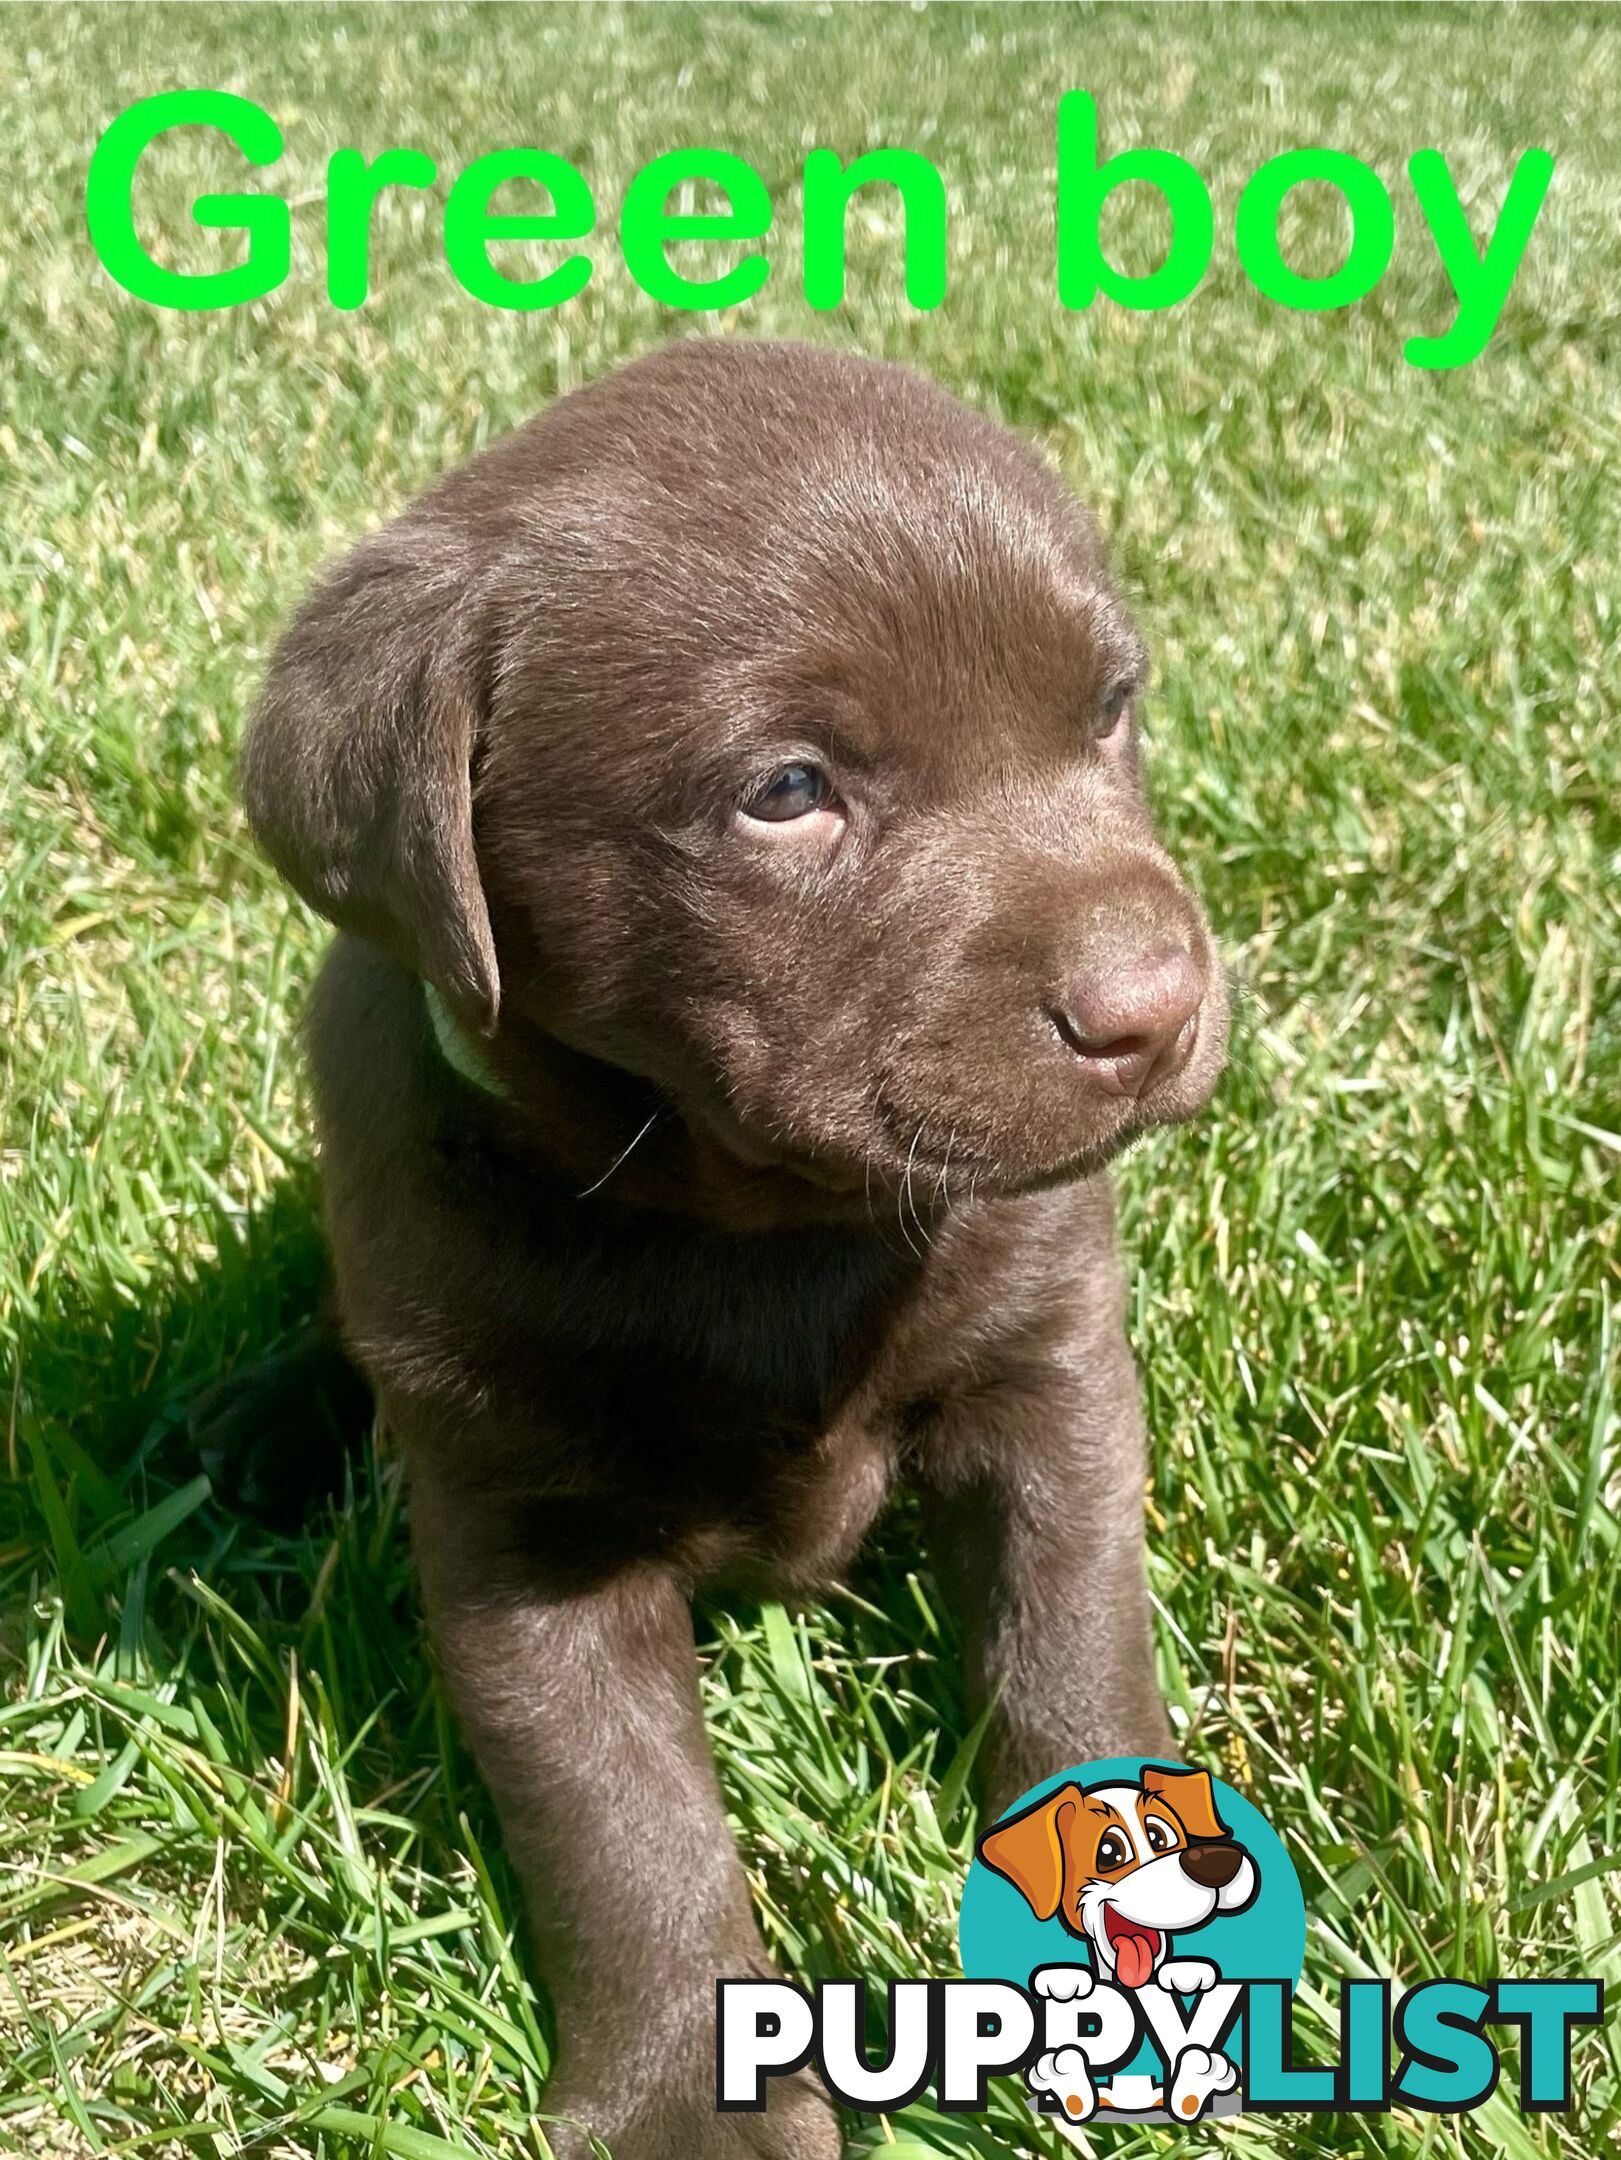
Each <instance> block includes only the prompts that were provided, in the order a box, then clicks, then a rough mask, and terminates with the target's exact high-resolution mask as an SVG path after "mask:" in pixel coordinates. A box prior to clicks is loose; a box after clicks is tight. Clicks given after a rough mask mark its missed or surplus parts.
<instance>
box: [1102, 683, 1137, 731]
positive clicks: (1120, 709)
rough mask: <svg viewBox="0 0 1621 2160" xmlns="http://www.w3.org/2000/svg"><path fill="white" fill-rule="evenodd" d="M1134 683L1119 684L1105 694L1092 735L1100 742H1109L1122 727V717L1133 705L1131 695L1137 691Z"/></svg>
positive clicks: (1112, 686)
mask: <svg viewBox="0 0 1621 2160" xmlns="http://www.w3.org/2000/svg"><path fill="white" fill-rule="evenodd" d="M1136 687H1137V686H1136V684H1135V683H1133V682H1124V681H1123V682H1117V683H1114V684H1112V685H1111V686H1110V688H1109V689H1108V690H1106V691H1105V692H1104V694H1103V701H1102V703H1101V704H1100V705H1099V706H1098V712H1097V718H1096V719H1095V720H1094V721H1093V723H1092V733H1093V734H1094V735H1095V736H1096V738H1097V740H1098V741H1099V742H1107V741H1108V739H1109V737H1110V736H1111V735H1112V734H1113V733H1114V731H1115V729H1116V728H1117V727H1118V726H1119V725H1120V721H1121V716H1122V715H1123V714H1124V712H1125V709H1126V707H1127V706H1128V705H1129V704H1130V703H1131V693H1132V692H1133V690H1135V689H1136Z"/></svg>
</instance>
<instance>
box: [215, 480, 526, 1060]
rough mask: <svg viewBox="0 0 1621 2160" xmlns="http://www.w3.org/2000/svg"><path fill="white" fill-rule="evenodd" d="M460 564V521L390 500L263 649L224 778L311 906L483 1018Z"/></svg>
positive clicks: (471, 589) (486, 971)
mask: <svg viewBox="0 0 1621 2160" xmlns="http://www.w3.org/2000/svg"><path fill="white" fill-rule="evenodd" d="M478 568H479V564H478V559H477V555H476V551H475V545H474V543H473V541H472V540H471V539H470V538H469V537H468V536H466V535H465V534H464V533H462V532H458V531H456V530H454V529H447V528H446V527H445V526H444V525H443V524H442V523H440V522H437V521H435V520H433V519H431V518H426V517H414V516H412V515H410V514H407V516H406V517H404V518H402V519H400V520H398V521H397V522H396V523H395V524H393V525H391V526H389V527H388V528H387V530H386V531H384V532H381V533H378V534H376V535H374V536H373V537H372V538H371V539H369V540H367V541H364V542H362V544H361V545H360V546H359V547H358V548H357V549H356V550H355V551H354V553H353V554H351V555H350V556H348V557H347V558H346V560H344V561H343V562H341V563H339V564H338V565H337V567H336V568H335V569H333V570H331V571H329V572H328V573H327V574H326V576H325V577H323V578H322V579H321V581H320V582H319V584H317V586H316V587H315V590H314V591H313V592H312V593H311V594H310V596H309V598H308V599H307V600H306V601H305V602H304V605H303V607H302V608H301V609H300V610H299V612H298V615H297V616H296V617H295V619H294V621H293V624H292V627H291V628H290V629H289V630H288V632H287V634H286V635H285V637H284V638H283V639H282V641H281V643H280V645H279V646H278V647H277V649H276V653H275V656H274V658H273V659H272V661H271V664H270V674H269V678H268V680H267V682H266V684H265V688H264V693H263V695H262V697H261V699H260V701H259V707H258V711H257V712H256V713H255V715H254V718H253V721H252V724H251V726H250V727H249V730H248V736H247V741H246V743H245V745H244V747H243V753H242V790H243V795H244V797H245V799H246V802H247V807H248V816H249V818H250V820H251V821H252V824H253V828H254V830H255V832H256V833H257V834H258V836H259V839H260V841H261V843H262V844H263V846H264V849H265V852H266V853H267V854H268V855H269V856H270V859H271V861H272V862H274V863H275V865H276V867H277V869H278V870H280V871H281V873H282V875H283V876H284V877H285V878H286V879H287V880H288V882H289V884H291V885H292V886H293V887H294V889H295V890H296V891H298V892H299V893H301V894H302V895H303V897H304V898H305V899H306V900H307V901H308V902H309V903H310V905H311V907H313V908H316V909H317V910H318V911H319V912H320V913H321V914H323V915H325V916H327V917H328V918H329V920H330V921H332V922H335V923H336V924H337V925H338V927H339V928H340V929H342V930H348V931H351V932H353V934H354V935H355V936H357V937H362V938H366V939H368V940H369V941H370V942H371V943H372V944H374V945H378V946H381V947H382V949H383V950H384V951H385V952H387V953H390V954H392V955H393V957H394V958H395V959H397V960H399V961H401V962H403V964H404V965H405V966H406V967H409V968H411V969H413V970H414V971H415V972H416V973H417V974H419V975H422V976H424V977H425V978H426V979H427V980H428V981H429V982H431V983H433V984H434V985H435V986H436V987H437V988H438V989H439V990H440V992H441V993H442V994H443V995H444V996H445V998H446V999H448V1000H449V1002H450V1003H451V1005H452V1006H453V1007H454V1008H455V1009H456V1010H457V1011H458V1012H459V1013H460V1014H461V1015H462V1016H463V1017H464V1018H466V1019H467V1020H469V1021H471V1022H472V1023H473V1024H474V1025H475V1026H478V1027H482V1028H485V1029H488V1028H489V1027H491V1026H493V1024H494V1021H495V1016H496V1011H497V1008H498V1005H499V1002H500V979H499V975H498V972H497V969H496V961H495V945H494V941H493V939H492V938H491V935H490V918H489V911H488V909H487V908H486V906H485V903H484V892H483V888H482V886H481V884H480V882H479V873H478V864H477V861H476V859H475V857H474V852H473V803H472V764H473V758H474V754H475V751H476V749H477V746H478V742H479V735H480V728H481V724H482V720H483V714H484V705H485V678H486V675H487V672H488V663H487V660H486V657H485V654H484V651H483V643H482V634H481V627H480V620H479V605H478V592H477V583H478V578H477V573H478Z"/></svg>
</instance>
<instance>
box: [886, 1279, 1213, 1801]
mask: <svg viewBox="0 0 1621 2160" xmlns="http://www.w3.org/2000/svg"><path fill="white" fill-rule="evenodd" d="M918 1478H919V1483H920V1485H921V1489H922V1494H923V1501H924V1512H925V1522H926V1525H927V1528H928V1532H929V1536H930V1549H931V1553H932V1556H933V1559H934V1562H935V1566H936V1569H937V1572H938V1574H939V1576H940V1580H941V1582H942V1584H943V1586H944V1588H945V1591H946V1595H947V1598H948V1600H949V1601H950V1603H951V1606H952V1609H953V1610H954V1611H955V1613H956V1614H957V1617H958V1620H959V1622H960V1624H961V1627H962V1630H963V1640H964V1655H965V1660H966V1665H967V1677H968V1694H969V1706H970V1712H971V1714H972V1715H974V1716H976V1717H977V1716H978V1715H979V1714H980V1712H981V1711H982V1710H983V1709H984V1708H985V1706H986V1705H987V1704H991V1705H992V1706H993V1707H992V1711H991V1717H990V1721H989V1724H988V1726H987V1730H986V1735H985V1741H984V1746H983V1749H982V1752H981V1755H980V1762H979V1773H980V1784H981V1790H982V1792H983V1795H984V1798H985V1801H986V1803H987V1806H988V1808H989V1810H990V1812H991V1813H992V1814H996V1813H1000V1811H1001V1810H1002V1809H1004V1808H1005V1807H1007V1806H1008V1805H1009V1804H1010V1802H1012V1801H1013V1800H1016V1799H1017V1798H1018V1797H1019V1795H1020V1794H1021V1793H1023V1792H1025V1791H1027V1790H1028V1789H1029V1787H1030V1786H1032V1785H1034V1784H1036V1783H1038V1782H1039V1781H1040V1780H1041V1779H1042V1778H1045V1777H1050V1776H1052V1775H1053V1774H1054V1773H1055V1772H1056V1771H1059V1770H1065V1769H1068V1768H1070V1767H1071V1766H1072V1765H1074V1764H1076V1763H1081V1762H1087V1761H1095V1760H1098V1759H1099V1758H1101V1757H1104V1756H1110V1755H1162V1754H1164V1753H1165V1752H1166V1750H1167V1748H1168V1747H1169V1744H1170V1726H1169V1724H1168V1722H1167V1719H1166V1716H1165V1707H1164V1703H1163V1701H1162V1699H1161V1696H1160V1692H1159V1685H1158V1682H1157V1680H1156V1678H1155V1674H1154V1655H1153V1636H1152V1629H1151V1623H1150V1614H1149V1604H1148V1590H1147V1583H1146V1580H1145V1575H1144V1534H1143V1479H1144V1447H1143V1423H1142V1412H1141V1408H1140V1405H1139V1400H1138V1393H1137V1375H1136V1369H1135V1367H1134V1365H1133V1363H1132V1358H1131V1351H1130V1349H1129V1348H1128V1346H1127V1343H1126V1338H1125V1331H1124V1328H1123V1326H1122V1325H1121V1322H1120V1318H1119V1313H1118V1300H1117V1298H1111V1299H1109V1301H1108V1303H1107V1305H1106V1306H1105V1308H1104V1317H1088V1318H1087V1319H1086V1320H1085V1321H1084V1322H1083V1323H1081V1324H1078V1325H1075V1326H1072V1327H1069V1328H1065V1329H1058V1330H1056V1331H1055V1335H1054V1338H1053V1339H1051V1340H1048V1341H1044V1342H1043V1343H1042V1344H1041V1345H1040V1347H1039V1349H1038V1350H1036V1351H1035V1352H1034V1353H1033V1354H1028V1355H1026V1354H1021V1355H1020V1356H1019V1357H1018V1358H1017V1359H1016V1360H1014V1361H1013V1362H1012V1365H1011V1369H1010V1370H1009V1371H1008V1372H1007V1374H1006V1375H1005V1376H1004V1377H1003V1378H1002V1379H1001V1380H1000V1381H997V1380H995V1379H988V1380H987V1383H986V1384H985V1385H983V1386H980V1387H976V1388H975V1389H974V1391H973V1393H972V1394H971V1395H970V1396H967V1397H965V1398H962V1399H959V1400H957V1401H954V1402H947V1403H946V1404H945V1405H944V1407H943V1408H942V1410H941V1412H940V1414H939V1417H938V1419H937V1421H936V1422H935V1424H934V1426H933V1427H932V1429H931V1430H930V1432H929V1433H928V1435H927V1438H926V1439H925V1441H924V1442H923V1445H922V1447H921V1448H920V1451H919V1457H918Z"/></svg>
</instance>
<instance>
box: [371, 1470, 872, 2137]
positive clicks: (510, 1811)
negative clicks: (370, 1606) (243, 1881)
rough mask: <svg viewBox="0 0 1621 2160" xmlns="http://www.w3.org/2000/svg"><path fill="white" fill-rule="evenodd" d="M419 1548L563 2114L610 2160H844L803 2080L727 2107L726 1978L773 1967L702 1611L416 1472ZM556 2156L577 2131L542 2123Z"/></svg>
mask: <svg viewBox="0 0 1621 2160" xmlns="http://www.w3.org/2000/svg"><path fill="white" fill-rule="evenodd" d="M412 1518H413V1536H414V1541H415V1544H416V1547H417V1552H418V1558H419V1564H420V1568H421V1573H422V1581H423V1589H424V1595H425V1600H426V1605H427V1610H428V1618H429V1625H430V1629H431V1632H432V1635H433V1639H434V1643H435V1647H436V1650H437V1653H438V1656H439V1659H440V1662H441V1666H442V1670H443V1673H444V1676H445V1680H446V1683H447V1685H448V1688H449V1690H450V1694H451V1698H452V1701H453V1704H454V1707H455V1709H456V1712H457V1715H458V1716H459V1718H460V1720H461V1722H462V1725H463V1728H464V1730H465V1731H466V1733H467V1735H468V1738H469V1740H470V1742H471V1744H472V1747H473V1750H474V1752H475V1754H476V1756H477V1758H478V1763H479V1767H480V1769H481V1771H482V1773H483V1775H484V1777H485V1779H486V1781H487V1783H488V1784H489V1786H490V1789H491V1791H492V1792H493V1794H494V1796H495V1801H496V1805H497V1808H498V1809H499V1811H500V1816H501V1826H502V1832H503V1835H504V1837H505V1840H506V1843H507V1848H508V1850H509V1852H510V1853H511V1855H512V1857H513V1860H514V1862H515V1864H516V1866H517V1868H518V1870H519V1872H520V1874H521V1876H522V1878H523V1882H524V1886H525V1890H526V1893H527V1896H528V1901H529V1907H530V1913H531V1917H532V1920H533V1924H534V1929H535V1934H536V1938H537V1946H538V1949H539V1951H540V1955H541V1959H542V1970H543V1972H544V1976H545V1978H546V1981H547V1984H548V1986H549V1987H550V1989H551V1991H552V1995H553V2000H554V2002H555V2004H556V2009H557V2025H558V2075H557V2077H556V2078H555V2079H554V2080H553V2083H552V2085H551V2086H550V2087H548V2089H547V2093H546V2102H545V2106H546V2112H547V2115H548V2116H552V2115H556V2116H559V2117H572V2118H573V2119H574V2120H575V2121H577V2122H580V2123H584V2124H585V2125H587V2126H588V2127H589V2129H590V2130H591V2131H592V2132H594V2133H595V2135H596V2136H597V2137H599V2138H601V2139H602V2140H603V2142H604V2143H605V2144H606V2145H607V2146H608V2148H609V2149H610V2150H611V2151H612V2153H613V2155H614V2160H730V2156H735V2160H744V2156H769V2160H834V2156H836V2155H837V2153H838V2151H839V2136H838V2130H837V2125H836V2121H835V2118H834V2116H833V2113H832V2110H831V2108H830V2107H829V2105H828V2103H827V2100H826V2098H825V2096H824V2095H823V2094H822V2093H821V2091H820V2089H819V2088H817V2087H816V2086H815V2085H813V2084H812V2083H811V2081H810V2080H809V2079H808V2078H796V2079H793V2080H786V2081H780V2082H779V2081H774V2082H773V2085H772V2087H771V2089H770V2094H769V2104H768V2107H767V2111H766V2112H765V2113H764V2114H762V2115H727V2116H720V2115H717V2114H716V2112H715V2103H714V2089H715V1982H716V1980H717V1979H718V1978H721V1977H723V1976H731V1975H746V1974H749V1973H763V1972H766V1971H769V1969H770V1968H769V1966H768V1964H767V1961H766V1957H765V1952H764V1950H763V1948H762V1946H761V1943H760V1939H759V1936H758V1934H757V1932H756V1930H755V1926H754V1921H753V1917H752V1915H751V1913H750V1910H749V1899H748V1890H747V1886H746V1884H745V1882H744V1878H743V1871H742V1868H741V1865H740V1864H739V1861H738V1857H737V1853H736V1851H735V1849H734V1847H733V1844H732V1839H731V1835H730V1833H729V1831H728V1829H727V1826H726V1819H725V1814H724V1811H723V1808H722V1803H721V1795H720V1789H719V1786H718V1784H717V1782H716V1778H715V1771H714V1765H713V1762H712V1760H711V1757H710V1754H709V1749H708V1746H707V1743H706V1741H705V1737H704V1730H703V1718H702V1713H701V1710H700V1706H699V1700H698V1689H697V1664H696V1658H695V1655H694V1650H693V1638H692V1618H691V1613H690V1610H689V1608H688V1606H687V1602H686V1600H685V1598H684V1597H683V1596H682V1594H681V1592H680V1590H679V1588H678V1586H677V1585H676V1584H675V1583H674V1582H673V1581H672V1580H671V1578H670V1577H669V1575H667V1574H665V1573H663V1572H662V1571H659V1570H657V1569H654V1568H652V1567H643V1568H635V1569H627V1570H624V1571H622V1572H619V1573H617V1574H614V1575H612V1576H609V1577H607V1578H605V1579H601V1580H597V1581H594V1582H593V1583H592V1585H591V1586H590V1587H580V1586H578V1585H574V1584H565V1583H563V1582H561V1581H559V1580H558V1579H557V1576H556V1573H555V1570H552V1571H548V1569H547V1568H546V1567H544V1566H542V1565H541V1564H539V1563H537V1562H536V1561H535V1560H533V1559H532V1558H529V1557H525V1556H523V1555H521V1554H519V1553H517V1552H515V1551H514V1549H513V1547H512V1545H511V1544H510V1543H509V1542H506V1541H504V1540H503V1539H502V1537H501V1535H500V1532H501V1530H502V1528H503V1527H504V1526H503V1525H501V1524H499V1523H492V1522H490V1521H489V1520H488V1517H487V1515H486V1514H484V1513H481V1512H480V1511H479V1510H477V1509H475V1508H472V1507H470V1506H469V1505H468V1504H467V1503H466V1502H465V1501H464V1500H462V1499H460V1498H458V1497H457V1496H456V1495H454V1494H453V1493H452V1492H451V1491H450V1490H448V1489H447V1487H446V1485H445V1484H444V1483H443V1482H442V1481H440V1480H438V1479H435V1478H434V1477H432V1476H431V1475H419V1474H417V1471H416V1466H413V1477H412ZM548 2136H549V2137H550V2139H551V2142H552V2145H553V2148H554V2150H555V2151H556V2152H557V2153H558V2154H559V2155H568V2156H569V2160H574V2156H576V2155H580V2156H583V2155H584V2154H585V2152H586V2151H587V2149H588V2148H587V2145H586V2142H585V2140H584V2138H583V2137H581V2136H579V2135H578V2134H577V2133H575V2132H573V2131H570V2130H567V2129H565V2128H563V2127H561V2126H557V2127H552V2126H548Z"/></svg>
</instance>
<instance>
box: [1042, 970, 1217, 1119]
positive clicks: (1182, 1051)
mask: <svg viewBox="0 0 1621 2160" xmlns="http://www.w3.org/2000/svg"><path fill="white" fill-rule="evenodd" d="M1204 994H1205V985H1204V976H1203V973H1202V971H1201V969H1200V968H1199V965H1198V963H1197V962H1196V961H1195V959H1194V957H1193V955H1192V954H1191V953H1190V952H1189V951H1188V949H1187V947H1186V946H1185V945H1183V944H1182V943H1181V942H1180V941H1179V940H1177V939H1175V938H1171V937H1165V938H1161V939H1160V940H1159V941H1158V942H1156V943H1154V944H1152V945H1150V946H1148V947H1147V948H1146V949H1144V950H1142V951H1139V952H1136V953H1128V954H1124V955H1120V956H1118V957H1111V959H1110V960H1109V961H1108V962H1107V963H1106V964H1104V965H1101V966H1099V965H1096V964H1094V965H1093V966H1091V967H1089V968H1088V969H1086V970H1085V972H1084V973H1082V974H1080V975H1078V976H1077V977H1076V978H1075V980H1074V981H1073V982H1072V983H1071V984H1070V986H1069V988H1068V990H1067V991H1066V993H1065V995H1064V997H1063V1000H1062V1002H1061V1003H1060V1004H1059V1005H1057V1006H1056V1007H1055V1008H1054V1010H1053V1013H1052V1022H1053V1026H1054V1027H1055V1029H1056V1030H1057V1032H1058V1035H1059V1037H1060V1038H1061V1040H1062V1041H1063V1042H1064V1043H1065V1044H1066V1045H1067V1046H1068V1048H1069V1049H1070V1050H1072V1051H1073V1052H1074V1054H1075V1058H1076V1061H1077V1063H1078V1064H1079V1066H1080V1068H1081V1072H1082V1074H1083V1076H1084V1077H1085V1078H1086V1079H1087V1080H1088V1081H1090V1082H1091V1083H1092V1084H1093V1085H1094V1086H1096V1087H1097V1088H1098V1089H1099V1090H1100V1091H1101V1092H1103V1093H1105V1094H1109V1095H1129V1096H1133V1097H1135V1098H1137V1099H1138V1100H1141V1099H1142V1098H1143V1097H1145V1096H1147V1095H1150V1094H1152V1093H1153V1092H1154V1090H1155V1089H1156V1088H1159V1087H1163V1086H1164V1084H1165V1083H1166V1081H1168V1080H1173V1079H1174V1078H1175V1077H1176V1075H1177V1074H1178V1073H1179V1072H1181V1070H1182V1068H1183V1067H1184V1066H1185V1065H1186V1064H1187V1062H1188V1059H1189V1058H1190V1057H1191V1056H1192V1055H1193V1045H1194V1043H1195V1041H1196V1040H1197V1037H1198V1032H1199V1008H1200V1006H1201V1005H1202V1004H1203V1003H1204Z"/></svg>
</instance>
